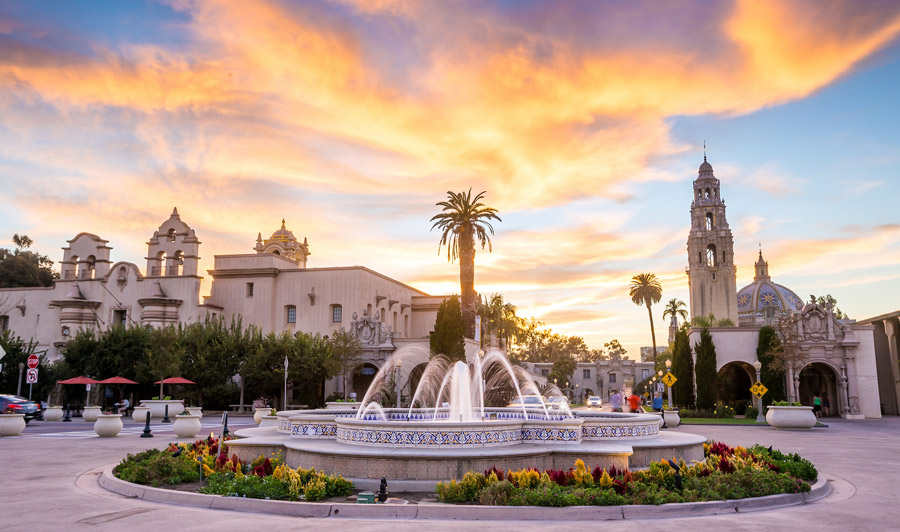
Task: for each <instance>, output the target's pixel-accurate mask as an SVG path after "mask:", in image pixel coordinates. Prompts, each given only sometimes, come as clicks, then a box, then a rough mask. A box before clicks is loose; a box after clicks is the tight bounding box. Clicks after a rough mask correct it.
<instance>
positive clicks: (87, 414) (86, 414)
mask: <svg viewBox="0 0 900 532" xmlns="http://www.w3.org/2000/svg"><path fill="white" fill-rule="evenodd" d="M101 413H103V410H102V409H101V408H100V407H99V406H86V407H84V410H82V411H81V419H83V420H85V421H89V422H91V423H93V422H94V421H97V418H98V417H100V414H101Z"/></svg>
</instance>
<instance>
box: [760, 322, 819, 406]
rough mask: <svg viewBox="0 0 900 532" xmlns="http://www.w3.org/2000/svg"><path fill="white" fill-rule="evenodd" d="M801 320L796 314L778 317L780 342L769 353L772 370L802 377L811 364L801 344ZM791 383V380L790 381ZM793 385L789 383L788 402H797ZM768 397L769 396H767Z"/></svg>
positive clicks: (768, 360)
mask: <svg viewBox="0 0 900 532" xmlns="http://www.w3.org/2000/svg"><path fill="white" fill-rule="evenodd" d="M798 319H799V318H798V317H797V316H796V315H794V314H782V315H780V316H779V317H778V320H777V323H776V326H775V331H776V333H777V335H778V342H777V343H776V344H774V345H772V346H771V347H770V348H769V349H768V350H767V351H766V353H767V355H768V356H769V357H771V358H767V362H768V366H769V368H771V370H773V371H775V372H778V371H781V372H786V371H787V372H789V373H788V374H789V375H790V374H793V375H795V376H797V375H800V371H801V370H803V367H804V366H806V363H807V362H809V353H808V352H807V351H804V350H803V349H801V347H800V344H801V342H802V338H801V337H800V331H798V329H797V320H798ZM788 381H790V379H788ZM791 384H792V383H790V382H788V386H790V387H789V388H788V389H787V394H786V395H787V398H788V400H789V401H790V400H796V399H795V398H794V395H795V394H794V391H796V390H794V389H793V386H791ZM766 395H768V394H766Z"/></svg>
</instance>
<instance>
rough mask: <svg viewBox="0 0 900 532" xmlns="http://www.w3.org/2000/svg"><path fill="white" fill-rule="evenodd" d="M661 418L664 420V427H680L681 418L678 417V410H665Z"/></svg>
mask: <svg viewBox="0 0 900 532" xmlns="http://www.w3.org/2000/svg"><path fill="white" fill-rule="evenodd" d="M663 417H664V418H665V419H666V426H667V427H669V428H670V429H673V428H675V427H677V426H678V425H681V416H680V415H678V410H665V411H663Z"/></svg>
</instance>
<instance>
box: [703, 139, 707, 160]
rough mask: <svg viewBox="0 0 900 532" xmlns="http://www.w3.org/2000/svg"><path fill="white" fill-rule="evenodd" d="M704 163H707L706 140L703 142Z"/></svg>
mask: <svg viewBox="0 0 900 532" xmlns="http://www.w3.org/2000/svg"><path fill="white" fill-rule="evenodd" d="M703 162H706V140H705V139H704V141H703Z"/></svg>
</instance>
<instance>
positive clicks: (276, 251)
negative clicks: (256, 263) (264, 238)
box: [272, 249, 281, 255]
mask: <svg viewBox="0 0 900 532" xmlns="http://www.w3.org/2000/svg"><path fill="white" fill-rule="evenodd" d="M272 253H274V254H276V255H281V252H280V251H278V250H277V249H276V250H275V251H273V252H272Z"/></svg>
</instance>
